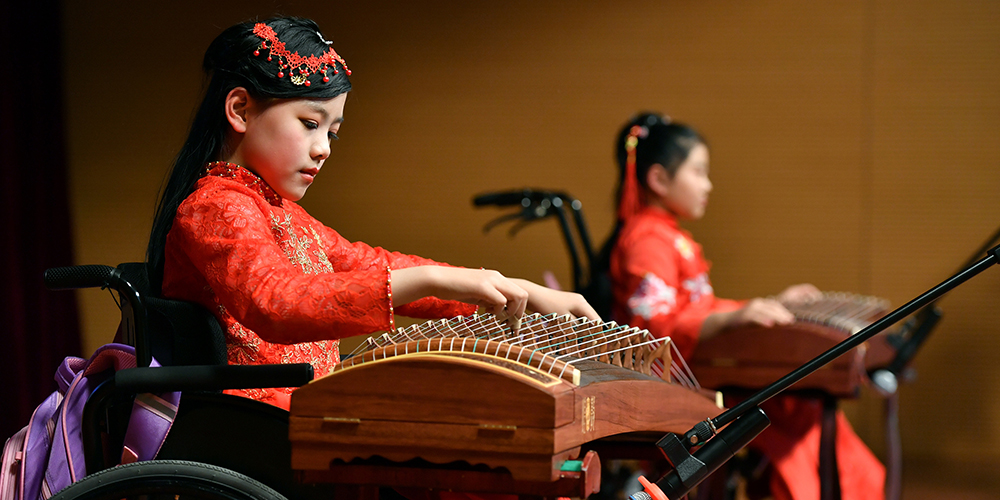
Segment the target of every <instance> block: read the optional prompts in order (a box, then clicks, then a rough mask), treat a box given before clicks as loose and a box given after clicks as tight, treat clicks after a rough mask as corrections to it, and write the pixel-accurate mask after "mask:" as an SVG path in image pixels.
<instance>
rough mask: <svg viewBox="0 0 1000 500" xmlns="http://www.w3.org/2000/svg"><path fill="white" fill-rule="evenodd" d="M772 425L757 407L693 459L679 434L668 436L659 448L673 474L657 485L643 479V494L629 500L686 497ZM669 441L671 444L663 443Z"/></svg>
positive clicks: (727, 428) (663, 499)
mask: <svg viewBox="0 0 1000 500" xmlns="http://www.w3.org/2000/svg"><path fill="white" fill-rule="evenodd" d="M770 424H771V421H770V420H768V418H767V415H766V414H764V411H763V410H761V409H760V407H759V406H755V407H753V408H751V409H750V410H749V411H747V412H746V413H744V414H743V415H741V416H740V418H738V419H736V420H734V421H733V422H732V423H730V424H729V425H728V426H726V428H725V429H723V430H722V431H721V432H719V433H718V434H716V435H715V437H713V438H712V439H709V440H708V441H707V442H705V444H704V445H703V446H702V447H701V448H700V449H699V450H698V451H696V452H694V454H693V455H692V454H690V453H688V452H687V449H686V447H685V446H684V444H683V443H681V440H680V438H678V437H677V434H673V433H671V434H667V436H665V437H664V438H663V439H662V440H660V442H659V443H657V445H658V446H660V447H661V448H663V451H664V453H665V454H666V455H667V460H669V461H670V464H671V465H673V466H674V470H673V471H671V472H670V473H668V474H667V475H665V476H663V477H662V478H660V480H659V481H657V482H656V483H651V482H649V480H648V479H646V478H645V477H642V476H640V477H639V482H640V483H641V484H642V486H643V489H644V491H639V492H637V493H634V494H632V495H631V496H629V500H671V499H673V500H677V499H679V498H681V497H683V496H684V495H687V494H688V492H689V491H690V490H691V488H694V487H695V486H697V485H698V483H700V482H701V481H702V480H704V479H705V478H706V477H707V476H708V475H709V474H711V473H713V472H715V471H716V469H718V468H719V467H721V466H722V464H724V463H726V461H727V460H729V459H730V458H733V455H735V454H736V452H738V451H740V450H741V449H742V448H743V447H744V446H746V445H748V444H750V441H753V439H754V438H755V437H757V435H758V434H760V433H761V432H763V431H764V429H766V428H767V426H768V425H770ZM667 440H670V442H667V443H664V441H667Z"/></svg>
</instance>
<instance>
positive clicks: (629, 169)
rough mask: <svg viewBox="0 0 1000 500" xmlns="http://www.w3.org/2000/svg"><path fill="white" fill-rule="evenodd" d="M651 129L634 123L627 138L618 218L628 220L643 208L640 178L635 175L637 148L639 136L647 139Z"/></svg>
mask: <svg viewBox="0 0 1000 500" xmlns="http://www.w3.org/2000/svg"><path fill="white" fill-rule="evenodd" d="M647 135H649V129H648V128H646V127H644V126H642V125H633V126H632V128H631V129H629V131H628V137H626V138H625V155H626V156H625V177H624V178H622V194H621V199H620V200H618V220H620V221H627V220H629V219H630V218H631V217H632V216H633V215H635V214H637V213H639V210H642V200H641V199H639V180H638V179H637V178H636V176H635V148H636V146H638V145H639V138H643V139H645V138H646V136H647Z"/></svg>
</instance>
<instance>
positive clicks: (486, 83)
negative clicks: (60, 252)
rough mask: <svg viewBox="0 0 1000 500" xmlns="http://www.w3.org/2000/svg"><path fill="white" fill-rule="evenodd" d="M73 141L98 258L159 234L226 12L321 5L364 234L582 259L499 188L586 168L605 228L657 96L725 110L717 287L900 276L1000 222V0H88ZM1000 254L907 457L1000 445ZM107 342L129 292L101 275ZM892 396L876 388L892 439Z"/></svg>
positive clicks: (701, 226) (338, 163)
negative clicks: (615, 190) (506, 224)
mask: <svg viewBox="0 0 1000 500" xmlns="http://www.w3.org/2000/svg"><path fill="white" fill-rule="evenodd" d="M65 5H66V9H67V13H66V14H67V15H66V16H65V25H64V29H65V30H66V37H65V39H66V61H67V62H66V64H67V68H66V69H67V71H66V75H67V76H66V88H67V91H66V92H67V103H68V129H69V140H70V144H69V151H70V161H71V172H72V179H71V183H72V196H73V200H72V203H73V207H74V215H73V216H74V224H75V230H74V233H75V235H76V249H75V250H76V255H77V256H78V260H79V262H80V263H107V264H115V263H118V262H122V261H134V260H140V259H142V257H143V251H144V247H145V240H146V237H147V231H148V228H149V224H150V221H151V217H152V210H153V206H154V198H155V195H156V193H157V190H158V189H159V186H160V183H161V181H162V179H163V177H164V175H165V173H166V169H167V167H168V165H169V164H170V162H171V159H172V157H173V155H174V154H175V153H176V151H177V149H178V148H179V147H180V145H181V142H182V141H183V138H184V135H185V132H186V129H187V126H188V120H189V119H190V117H191V114H192V110H193V108H194V106H195V104H196V101H197V99H198V92H199V88H200V85H201V77H200V73H199V71H200V69H199V68H200V62H201V57H202V54H203V51H204V48H205V47H207V45H208V43H209V42H210V41H211V39H212V38H213V37H214V36H215V35H216V34H217V33H218V32H219V31H221V29H223V28H224V27H226V26H229V25H231V24H233V23H234V22H237V21H240V20H243V19H246V18H249V17H251V16H255V15H263V16H266V15H269V14H270V13H271V12H274V11H280V12H282V13H285V14H297V15H304V16H309V17H313V18H314V19H316V20H318V21H319V23H320V25H321V26H323V28H324V32H325V34H326V35H327V38H330V39H333V40H335V42H336V45H335V47H336V48H337V50H338V51H340V52H341V54H343V55H344V56H345V58H346V59H347V61H348V63H349V65H350V67H351V69H352V70H354V72H355V73H354V76H353V77H352V82H353V83H354V87H355V90H354V91H353V92H352V94H351V95H350V96H349V99H348V104H347V108H346V118H347V119H346V122H345V124H344V126H343V129H342V133H341V134H340V135H341V140H340V141H339V142H337V143H335V145H334V152H333V157H332V159H331V160H330V161H329V162H327V164H326V166H325V167H324V170H323V172H322V174H321V175H320V176H319V178H318V180H317V184H316V185H315V186H314V187H312V188H311V189H310V191H309V194H308V195H307V197H306V198H305V200H304V202H303V204H304V205H305V206H306V208H307V209H308V210H309V211H310V212H311V213H312V214H314V215H315V216H317V217H318V218H319V219H321V220H323V221H324V222H326V223H327V224H328V225H330V226H332V227H334V228H336V229H338V230H339V231H341V233H342V234H344V235H345V236H346V237H348V238H350V239H360V240H364V241H366V242H369V243H372V244H375V245H381V246H385V247H387V248H390V249H393V250H400V251H404V252H409V253H416V254H420V255H426V256H429V257H433V258H436V259H439V260H444V261H448V262H451V263H454V264H461V265H467V266H486V267H491V268H497V269H500V270H502V271H503V272H505V273H507V274H509V275H514V276H521V277H526V278H530V279H534V280H539V279H540V277H541V274H542V272H543V271H545V270H553V271H555V272H556V274H557V276H558V277H559V279H560V280H561V281H562V282H563V283H568V282H569V279H570V278H569V272H568V256H567V254H566V252H565V249H564V248H563V246H562V242H561V240H560V237H559V235H558V232H557V228H556V225H555V222H554V221H546V222H543V223H539V224H535V225H533V226H530V227H528V228H526V229H525V230H524V231H522V232H521V233H520V234H519V235H518V236H517V237H516V238H514V239H509V238H507V237H506V236H505V235H504V233H503V231H494V232H493V233H491V234H489V235H483V234H482V232H481V226H482V225H483V224H484V223H485V222H486V221H488V220H489V219H491V218H492V217H494V216H496V215H498V214H499V211H496V210H489V209H474V208H473V207H472V206H471V204H470V199H471V197H472V196H473V195H474V194H476V193H479V192H483V191H488V190H496V189H504V188H520V187H526V186H532V187H542V188H551V189H563V190H566V191H568V192H569V193H571V194H573V195H575V196H576V197H578V198H579V199H581V200H582V201H583V202H584V207H585V212H586V216H587V220H588V222H589V223H590V227H591V231H592V232H593V233H594V235H595V237H596V238H595V239H600V240H603V238H604V237H605V235H606V234H607V232H608V230H609V229H610V226H611V221H612V207H611V198H612V193H611V191H612V183H613V178H614V174H613V169H614V166H613V163H612V160H611V156H612V142H613V136H614V134H615V132H616V130H617V128H618V127H619V126H620V125H621V124H622V123H623V122H624V121H625V120H626V119H627V118H628V116H630V115H631V114H633V113H635V112H637V111H639V110H646V109H652V110H660V111H663V112H666V113H668V114H670V115H672V116H673V117H675V118H676V119H678V120H681V121H685V122H689V123H691V124H693V125H695V126H696V127H697V128H699V129H700V130H701V131H702V132H703V133H704V135H705V136H706V137H707V138H708V140H709V142H710V145H711V151H712V178H713V181H714V183H715V191H714V192H713V195H712V203H711V205H710V207H709V211H708V214H707V215H706V217H705V218H704V219H703V220H701V221H698V222H697V223H692V224H689V225H688V227H689V228H690V229H691V230H692V231H693V232H694V234H695V236H696V237H697V238H698V239H699V240H700V241H701V242H702V243H703V244H704V246H705V247H706V249H707V254H708V256H709V257H710V258H711V259H712V260H713V262H714V268H713V280H714V282H715V285H716V289H717V292H718V293H719V294H720V295H722V296H727V297H734V298H740V297H751V296H756V295H766V294H770V293H774V292H776V291H778V290H780V289H781V288H782V287H783V286H785V285H787V284H790V283H794V282H803V281H809V282H812V283H815V284H817V285H818V286H819V287H821V288H823V289H828V290H848V291H854V292H859V293H866V294H874V295H879V296H883V297H886V298H889V299H891V300H892V301H893V303H895V304H900V303H903V302H904V301H906V300H908V299H910V298H912V297H913V296H915V295H917V294H918V293H919V292H921V291H923V290H924V289H926V288H929V287H930V286H932V285H933V284H935V283H937V282H939V281H940V280H942V279H943V278H945V277H946V276H947V275H948V274H949V273H951V272H952V271H953V270H954V269H955V268H956V267H957V266H958V265H959V264H960V263H962V262H963V261H964V260H965V259H966V258H967V257H968V255H969V253H970V252H971V251H972V250H973V249H974V248H975V247H976V246H978V245H979V244H980V243H981V242H982V241H983V240H984V239H985V238H986V237H987V236H988V235H990V234H991V233H992V232H993V231H994V230H995V228H996V225H997V220H998V218H997V216H996V213H997V212H996V210H995V207H994V206H993V203H995V201H996V198H997V197H996V193H997V192H998V188H1000V175H998V174H997V163H998V158H1000V141H997V140H996V137H997V134H998V132H1000V92H998V89H1000V81H998V80H1000V22H998V21H1000V4H998V3H996V2H992V1H979V2H972V1H969V2H948V3H942V2H932V1H926V0H925V1H919V2H893V1H888V0H867V1H862V0H853V1H846V2H836V3H814V2H799V1H793V0H770V1H758V2H722V1H710V2H693V1H683V2H680V1H674V2H659V1H646V0H636V1H633V2H628V3H618V2H615V3H611V2H607V3H605V2H570V1H558V2H557V1H553V2H533V1H513V2H506V3H504V4H502V5H497V4H495V3H492V2H491V3H478V2H473V3H468V2H453V1H443V0H441V1H432V2H421V3H419V4H418V3H416V2H402V1H367V2H357V1H353V2H339V3H337V4H334V3H330V2H318V1H305V0H302V1H296V2H280V1H262V0H251V1H241V2H218V3H216V2H193V1H189V0H180V1H178V2H171V3H169V4H166V3H163V4H157V5H147V6H138V5H136V3H135V2H125V1H109V2H100V3H96V4H95V3H93V2H82V1H80V0H67V1H66V2H65ZM998 294H1000V272H998V271H996V270H993V271H987V272H986V273H985V274H984V275H983V276H981V277H979V278H977V279H975V280H973V281H972V282H970V283H968V284H966V285H964V286H963V287H961V288H960V289H959V290H957V291H956V292H955V293H953V294H952V295H951V296H949V297H947V298H946V299H945V300H944V301H943V302H942V306H943V308H944V309H945V312H946V319H945V320H944V322H943V324H942V325H941V326H940V328H939V329H938V330H937V331H936V333H935V335H934V337H933V338H932V340H931V342H930V344H929V345H928V346H927V348H926V349H925V351H924V352H923V353H922V354H921V356H920V357H919V359H918V361H917V363H916V367H917V369H918V370H919V374H920V378H919V380H918V381H917V382H916V383H915V384H913V385H910V386H907V387H905V388H904V389H903V398H902V399H903V401H902V404H903V414H902V426H903V442H904V446H905V454H906V457H907V459H914V460H915V459H928V460H946V461H949V462H952V463H962V464H973V463H983V464H987V465H988V464H992V466H991V467H992V468H993V469H994V470H995V468H996V466H998V465H1000V451H998V450H1000V427H997V426H996V425H995V422H997V421H1000V369H998V368H997V363H995V362H994V360H995V359H996V358H997V357H998V356H1000V339H998V335H997V334H998V333H1000V327H998V326H997V324H998V316H1000V314H998V312H997V308H996V307H995V305H994V303H995V300H996V297H997V296H998ZM81 298H82V300H83V305H84V309H83V311H82V314H83V317H84V322H85V324H84V329H85V339H84V341H85V346H86V347H87V349H88V350H92V349H94V348H96V347H97V346H98V345H100V344H102V343H104V342H107V341H108V340H109V339H110V336H111V335H112V333H113V331H114V328H115V325H116V323H117V320H116V319H115V315H116V311H115V309H114V306H113V304H112V303H111V301H110V300H109V299H108V298H107V297H106V296H105V295H104V294H102V293H98V292H94V291H88V292H84V293H81ZM879 404H880V403H879V402H878V401H877V400H876V399H875V398H873V397H870V396H868V397H866V398H864V399H862V401H860V402H857V403H852V404H849V405H848V407H847V410H848V412H849V415H850V416H851V418H852V420H853V421H854V423H855V425H856V427H857V429H858V431H859V433H860V434H861V435H862V436H863V437H864V438H866V440H867V441H868V442H869V443H870V444H871V446H872V447H873V448H874V449H876V451H879V452H881V449H882V446H881V441H880V440H881V432H880V429H879V428H878V419H879V415H880V406H879Z"/></svg>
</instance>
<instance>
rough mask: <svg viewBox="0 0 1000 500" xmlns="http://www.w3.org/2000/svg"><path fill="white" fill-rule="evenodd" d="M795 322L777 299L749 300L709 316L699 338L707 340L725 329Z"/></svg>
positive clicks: (702, 326) (792, 315)
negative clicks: (737, 306)
mask: <svg viewBox="0 0 1000 500" xmlns="http://www.w3.org/2000/svg"><path fill="white" fill-rule="evenodd" d="M794 321H795V315H794V314H792V313H791V312H789V311H788V309H786V308H785V306H784V305H782V304H781V302H778V300H777V299H762V298H757V299H750V300H748V301H747V303H746V304H744V305H743V307H741V308H739V309H737V310H735V311H729V312H720V313H715V314H709V315H708V317H707V318H705V321H704V322H703V323H702V325H701V332H700V337H701V339H702V340H708V339H710V338H712V337H714V336H716V335H718V334H719V333H720V332H721V331H723V330H725V329H726V328H732V327H736V326H745V325H760V326H765V327H768V328H770V327H772V326H776V325H787V324H790V323H793V322H794Z"/></svg>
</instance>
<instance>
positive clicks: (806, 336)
mask: <svg viewBox="0 0 1000 500" xmlns="http://www.w3.org/2000/svg"><path fill="white" fill-rule="evenodd" d="M786 307H788V309H789V311H791V312H792V313H793V314H794V315H795V318H796V321H795V322H794V323H792V324H790V325H785V326H775V327H771V328H767V327H762V326H748V327H740V328H733V329H729V330H725V331H723V332H721V333H719V334H718V335H716V336H715V337H713V338H711V339H708V340H706V341H704V342H701V343H699V345H698V348H697V349H696V350H695V354H694V356H693V359H691V370H692V371H693V372H694V374H695V376H696V377H698V380H699V381H700V382H701V383H702V385H704V386H705V387H710V388H713V389H725V388H742V389H750V390H756V389H760V388H763V387H765V386H767V385H768V384H770V383H772V382H774V381H776V380H778V379H779V378H781V377H782V376H784V375H787V374H788V373H789V372H791V371H792V370H794V369H796V368H798V367H799V366H801V365H803V364H805V363H806V362H807V361H809V360H811V359H813V358H814V357H816V356H818V355H819V354H822V353H823V352H824V351H826V350H828V349H830V348H831V347H833V346H834V345H836V344H837V343H839V342H841V341H843V340H844V339H846V338H847V337H848V336H849V335H853V334H855V333H857V332H858V331H860V330H861V329H862V328H864V327H866V326H868V325H869V324H871V323H872V322H874V321H876V320H877V319H879V318H881V317H882V316H884V315H885V314H887V313H888V312H889V310H890V309H889V303H888V301H886V300H885V299H880V298H877V297H868V296H862V295H855V294H850V293H842V292H828V293H824V294H823V297H822V298H821V299H818V300H815V301H812V302H809V303H803V304H793V305H786ZM894 352H895V350H894V348H893V347H891V346H890V344H889V343H888V342H887V338H886V335H885V334H880V335H876V336H875V337H873V338H871V339H869V340H868V341H867V342H865V343H864V344H862V345H860V346H859V347H858V348H856V349H854V350H852V351H850V352H848V353H847V354H844V355H843V356H840V357H839V358H837V359H836V360H834V361H833V362H831V363H830V364H828V365H826V366H824V367H823V368H821V369H819V370H818V371H816V372H815V373H813V374H812V375H810V376H808V377H806V378H804V379H803V380H802V381H800V382H798V383H796V384H795V385H793V386H792V387H791V389H792V390H796V389H798V390H801V389H818V390H821V391H824V392H826V393H828V394H830V395H833V396H837V397H857V394H858V391H859V389H860V387H861V385H862V384H863V383H864V381H865V380H866V379H867V377H868V375H867V374H868V372H869V371H870V370H871V369H872V368H876V367H881V366H885V365H887V364H888V363H889V361H890V360H891V359H892V356H893V355H894Z"/></svg>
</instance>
